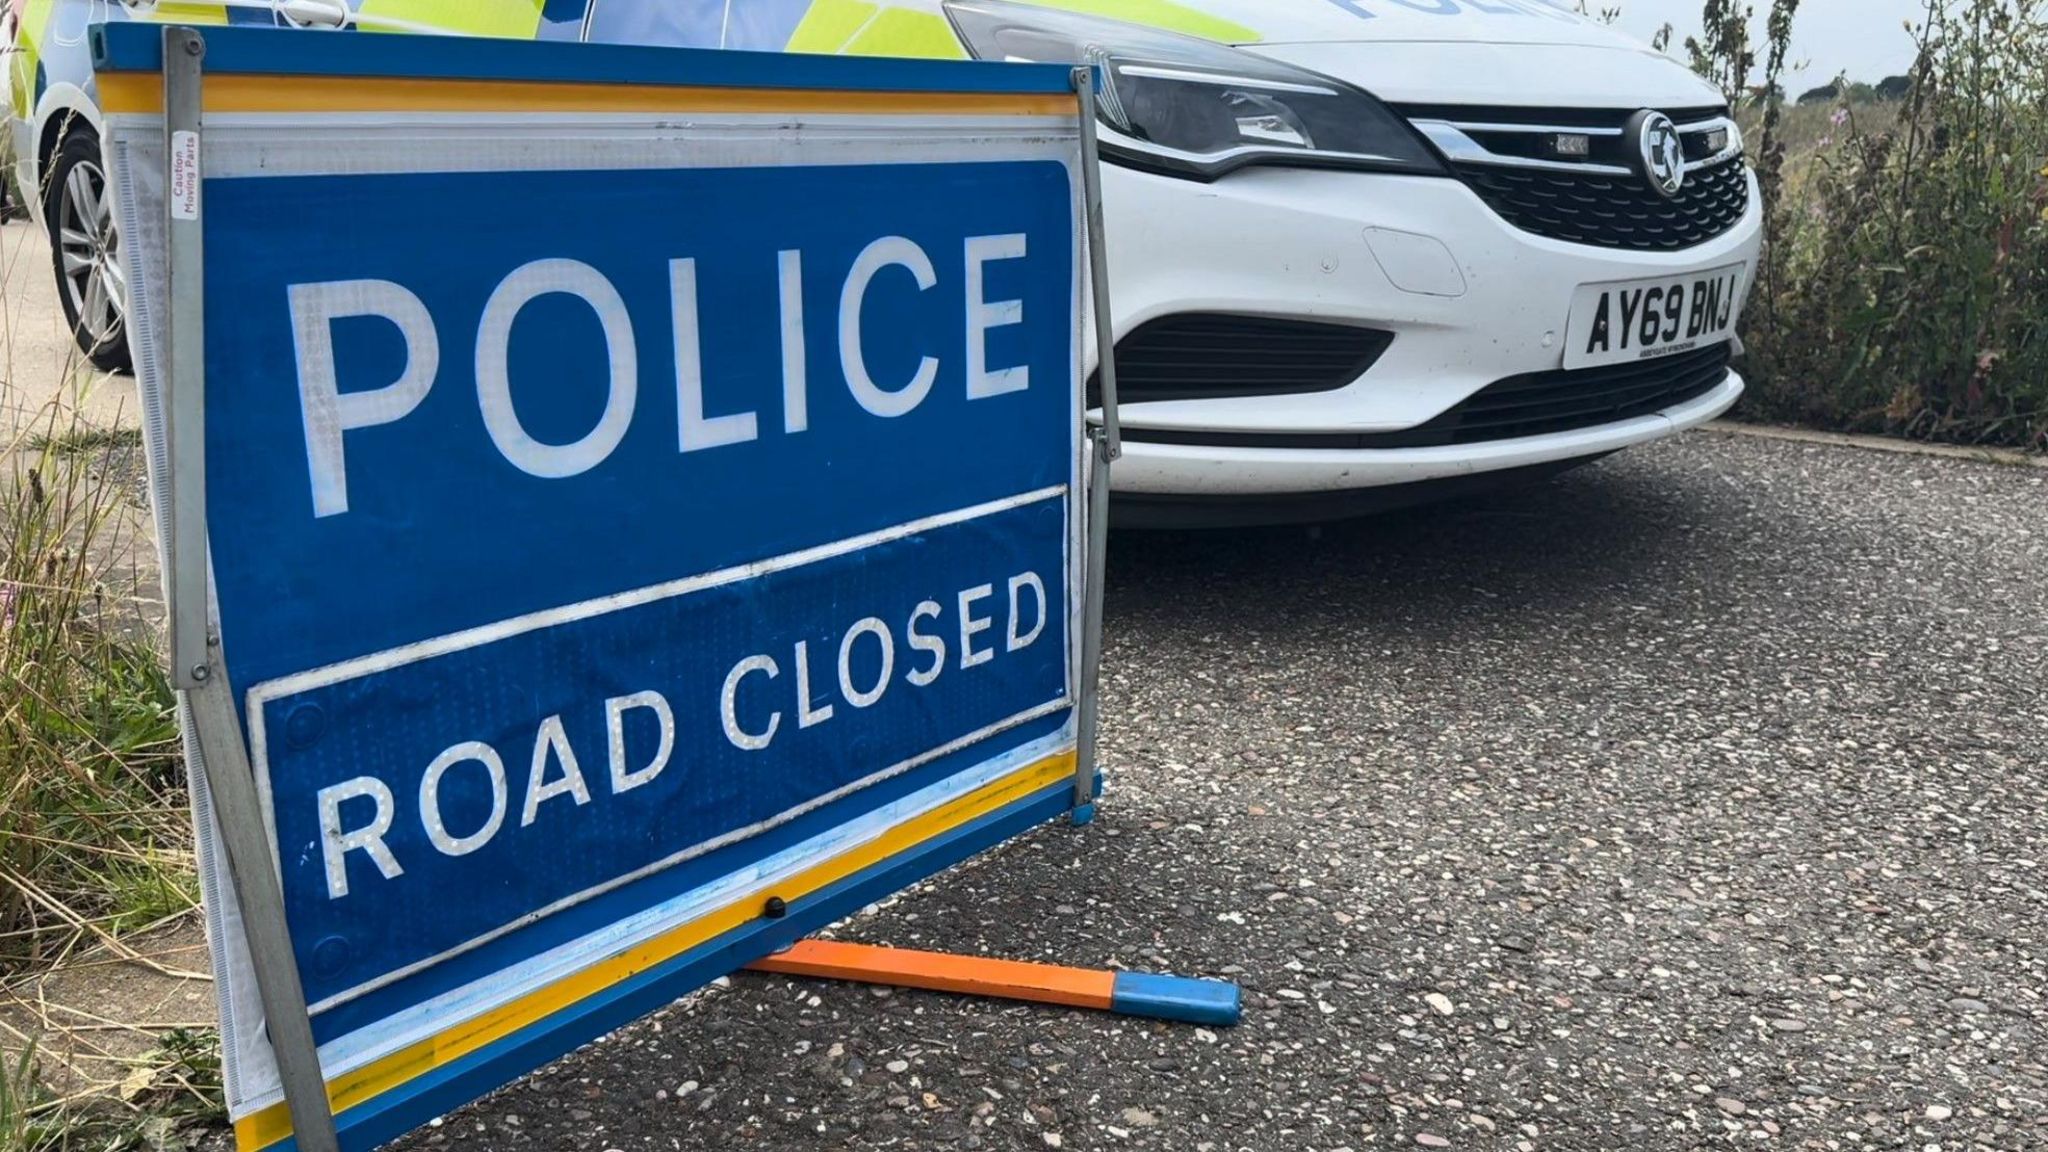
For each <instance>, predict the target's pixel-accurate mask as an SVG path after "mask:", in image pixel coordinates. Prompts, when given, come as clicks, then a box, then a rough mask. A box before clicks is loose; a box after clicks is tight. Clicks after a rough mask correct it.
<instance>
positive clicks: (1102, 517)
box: [1073, 65, 1124, 824]
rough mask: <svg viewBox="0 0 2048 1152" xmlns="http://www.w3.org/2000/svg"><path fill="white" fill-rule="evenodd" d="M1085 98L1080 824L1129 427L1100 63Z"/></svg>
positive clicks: (1090, 772) (1093, 767)
mask: <svg viewBox="0 0 2048 1152" xmlns="http://www.w3.org/2000/svg"><path fill="white" fill-rule="evenodd" d="M1073 77H1074V91H1075V92H1076V93H1078V94H1079V95H1080V98H1081V100H1080V103H1081V115H1080V120H1081V193H1082V207H1083V211H1084V212H1085V213H1086V215H1087V226H1088V278H1089V290H1090V291H1089V309H1088V310H1089V312H1090V313H1091V314H1092V315H1093V317H1094V319H1095V351H1096V369H1095V371H1096V378H1097V379H1098V380H1099V381H1100V382H1101V392H1102V423H1101V424H1100V425H1096V426H1092V427H1090V428H1089V429H1088V441H1089V448H1090V465H1091V466H1090V468H1089V470H1088V566H1087V575H1086V580H1087V585H1086V587H1085V589H1084V594H1085V595H1086V597H1087V599H1086V601H1085V602H1084V603H1083V606H1082V610H1081V708H1080V718H1079V725H1080V734H1079V736H1078V738H1077V744H1078V749H1077V753H1078V754H1077V755H1076V756H1075V757H1074V811H1073V822H1074V823H1075V824H1086V823H1088V822H1089V821H1090V820H1092V819H1094V817H1095V780H1096V777H1097V775H1099V773H1100V767H1099V765H1098V764H1097V756H1096V750H1097V746H1098V745H1097V741H1098V736H1099V729H1100V726H1101V719H1102V596H1103V586H1102V585H1103V581H1104V579H1105V573H1106V571H1107V568H1108V553H1109V472H1110V465H1111V464H1112V463H1114V462H1115V461H1116V458H1117V457H1119V456H1121V455H1123V450H1124V446H1123V429H1122V427H1121V426H1120V424H1119V422H1118V419H1117V405H1116V325H1115V322H1114V318H1113V317H1112V316H1111V314H1110V310H1109V251H1108V247H1107V244H1106V242H1105V239H1104V235H1105V234H1104V229H1103V225H1102V165H1101V159H1100V151H1101V150H1100V146H1099V144H1098V142H1097V140H1096V135H1095V69H1094V68H1092V67H1088V66H1085V65H1084V66H1082V67H1078V68H1075V69H1074V72H1073Z"/></svg>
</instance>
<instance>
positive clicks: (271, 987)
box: [164, 27, 341, 1152]
mask: <svg viewBox="0 0 2048 1152" xmlns="http://www.w3.org/2000/svg"><path fill="white" fill-rule="evenodd" d="M205 53H206V43H205V41H204V40H202V39H201V38H200V36H199V33H198V32H197V31H195V30H193V29H191V28H179V27H170V28H165V29H164V168H165V171H164V185H165V188H166V190H167V191H168V192H169V193H170V195H169V196H167V200H168V201H169V207H168V215H169V217H170V219H169V229H168V232H167V236H168V241H167V244H166V247H167V251H168V256H169V280H170V292H169V298H170V302H169V303H170V325H169V330H168V333H167V336H166V339H165V343H166V345H167V346H168V347H167V349H166V352H167V356H166V360H167V367H168V373H167V375H166V380H165V392H166V396H165V405H164V408H165V410H166V411H167V412H168V413H169V414H170V426H171V427H170V443H171V460H172V467H171V477H172V481H171V484H172V492H171V508H172V518H171V526H170V528H171V571H172V581H171V662H172V668H171V674H172V680H173V683H175V684H176V685H177V686H178V687H179V688H180V689H182V690H183V691H184V694H185V701H186V704H187V706H188V707H190V708H191V710H192V717H193V727H194V730H195V734H196V735H197V737H198V744H199V753H200V755H199V760H200V766H201V767H202V769H203V771H204V775H205V780H206V788H207V792H208V794H209V795H210V796H211V797H212V799H213V803H214V815H215V820H216V822H217V823H218V824H219V825H220V833H221V839H222V841H223V843H224V844H225V846H226V848H227V858H228V873H229V876H230V878H231V879H232V881H233V883H234V888H235V897H236V899H237V900H238V901H239V902H240V905H241V909H242V919H243V924H244V930H245V932H246V934H247V937H248V944H249V959H250V963H251V965H252V966H253V967H254V968H255V970H256V986H257V992H258V994H259V996H260V997H261V999H262V1002H263V1021H264V1031H265V1032H266V1034H267V1035H268V1037H269V1040H270V1046H271V1048H272V1049H273V1050H274V1051H275V1052H276V1054H277V1067H278V1074H279V1078H280V1080H281V1081H282V1082H283V1085H284V1095H285V1103H286V1106H287V1107H288V1108H289V1109H290V1111H291V1117H292V1131H293V1137H294V1140H295V1142H296V1144H297V1146H298V1148H299V1149H300V1152H340V1148H341V1144H340V1140H339V1138H338V1137H337V1135H336V1133H335V1127H334V1115H333V1113H332V1112H331V1111H330V1110H329V1108H328V1103H327V1080H326V1077H325V1076H324V1075H323V1074H322V1073H321V1071H320V1051H319V1047H318V1045H317V1044H315V1043H314V1040H313V1024H312V1020H311V1018H310V1016H309V1015H308V1014H307V1011H306V997H305V991H304V989H303V988H302V987H301V986H300V984H299V969H298V964H297V961H296V960H294V958H293V955H292V944H291V936H290V934H289V932H288V930H287V929H286V926H285V918H284V894H283V892H282V890H281V889H280V888H279V886H278V876H277V862H276V860H274V859H273V858H272V856H271V852H270V844H269V842H268V840H267V839H266V838H265V836H264V832H263V829H264V827H265V823H264V820H263V811H262V807H261V804H260V802H259V801H258V799H257V796H256V779H255V775H254V774H253V773H252V772H251V770H250V767H249V751H248V748H247V746H246V745H245V744H244V743H243V741H242V726H241V721H240V719H239V718H238V717H237V716H236V714H235V704H234V697H233V693H232V689H231V687H230V686H229V684H228V681H227V677H226V675H225V674H224V673H223V672H222V670H221V664H220V660H219V654H220V637H219V636H218V635H216V634H215V633H214V631H213V628H212V619H211V616H212V612H211V608H210V599H211V595H210V588H209V578H208V568H209V565H208V552H207V540H206V535H207V534H206V472H205V467H206V314H205V304H204V301H205V287H206V272H205V265H204V263H203V261H204V252H205V246H204V233H203V230H202V229H203V225H202V222H201V205H200V199H199V197H200V195H201V187H202V185H203V182H202V181H201V179H200V173H201V171H202V168H201V165H200V163H199V161H200V157H201V152H200V130H201V124H200V98H199V97H200V73H201V62H202V60H203V58H204V56H205ZM180 181H185V182H189V184H186V185H181V184H180ZM181 190H182V191H183V195H180V191H181Z"/></svg>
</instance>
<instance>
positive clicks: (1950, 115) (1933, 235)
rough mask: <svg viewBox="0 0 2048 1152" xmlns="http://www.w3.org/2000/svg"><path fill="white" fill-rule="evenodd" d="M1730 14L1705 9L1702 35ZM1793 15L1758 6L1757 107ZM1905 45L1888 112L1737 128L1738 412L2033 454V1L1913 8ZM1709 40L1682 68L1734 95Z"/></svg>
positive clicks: (2043, 162)
mask: <svg viewBox="0 0 2048 1152" xmlns="http://www.w3.org/2000/svg"><path fill="white" fill-rule="evenodd" d="M1735 7H1736V6H1735V5H1734V4H1732V3H1729V2H1728V0H1709V2H1708V5H1707V16H1708V25H1707V26H1708V27H1709V29H1711V30H1720V31H1725V30H1726V29H1727V28H1729V27H1730V25H1729V23H1728V20H1729V16H1730V14H1731V13H1733V14H1734V15H1736V16H1738V17H1739V16H1742V15H1746V12H1744V13H1734V9H1735ZM1796 8H1797V0H1777V2H1776V4H1775V5H1774V9H1773V12H1772V21H1771V37H1770V43H1769V44H1768V45H1767V48H1768V58H1767V63H1766V64H1765V72H1764V86H1763V88H1762V90H1763V91H1765V92H1779V91H1782V88H1781V86H1780V84H1779V81H1780V78H1781V76H1782V73H1783V65H1784V60H1785V56H1786V51H1787V46H1788V44H1789V40H1790V36H1791V31H1792V24H1793V15H1794V13H1795V11H1796ZM1913 35H1914V36H1915V38H1916V40H1917V44H1918V48H1919V52H1918V59H1917V61H1916V63H1915V64H1914V66H1913V69H1912V72H1911V74H1910V77H1909V80H1910V87H1909V88H1908V89H1907V92H1906V94H1905V97H1904V99H1903V100H1902V101H1898V102H1895V103H1888V104H1883V105H1879V104H1874V103H1836V104H1835V105H1833V106H1831V107H1828V106H1823V107H1816V108H1787V107H1784V106H1783V102H1782V101H1779V100H1770V101H1765V102H1763V103H1764V105H1765V106H1764V107H1762V108H1755V107H1752V108H1749V109H1748V110H1747V111H1746V112H1745V115H1746V116H1747V117H1748V118H1749V120H1750V121H1751V123H1752V125H1753V126H1752V128H1751V134H1752V136H1753V138H1754V142H1755V145H1756V146H1755V148H1753V150H1752V155H1753V157H1754V159H1755V162H1756V165H1757V169H1758V176H1759V180H1760V182H1761V183H1762V184H1763V186H1764V191H1765V202H1766V208H1767V210H1768V213H1769V242H1768V246H1767V250H1766V255H1765V258H1764V263H1763V267H1762V268H1761V269H1760V270H1759V271H1760V275H1759V278H1758V283H1757V288H1756V293H1755V295H1754V296H1753V297H1752V299H1751V302H1750V307H1749V311H1748V313H1747V315H1746V317H1745V320H1744V329H1743V337H1744V340H1745V341H1746V343H1747V346H1748V353H1749V355H1748V361H1747V365H1746V367H1747V369H1748V375H1749V377H1750V381H1751V385H1752V388H1751V392H1750V394H1749V396H1748V397H1747V398H1746V399H1745V401H1744V404H1743V408H1742V411H1743V412H1744V413H1745V414H1747V415H1749V416H1751V417H1755V418H1759V419H1769V420H1786V421H1792V422H1796V423H1803V424H1814V425H1819V426H1822V427H1827V428H1837V429H1844V430H1849V431H1872V432H1888V433H1895V434H1902V435H1907V436H1915V437H1922V438H1927V439H1940V440H1951V441H1959V442H1964V443H1974V444H2005V445H2015V446H2022V447H2032V448H2043V447H2048V0H1956V2H1953V3H1951V2H1948V0H1930V3H1929V6H1928V9H1927V12H1926V15H1925V18H1924V21H1923V22H1922V23H1921V24H1920V25H1919V26H1918V27H1917V28H1916V29H1915V30H1914V32H1913ZM1709 40H1710V43H1709V44H1707V45H1699V44H1695V45H1694V48H1695V51H1694V58H1695V63H1696V64H1697V65H1698V66H1700V68H1701V70H1702V71H1703V72H1704V73H1706V74H1708V75H1710V76H1714V77H1715V78H1716V79H1718V80H1721V81H1722V82H1723V83H1724V85H1726V84H1729V83H1730V79H1731V78H1735V82H1736V83H1746V81H1747V79H1748V78H1749V76H1750V71H1749V65H1750V63H1751V60H1750V59H1740V60H1737V59H1735V57H1736V56H1737V55H1738V54H1739V55H1742V56H1747V53H1748V51H1749V48H1748V44H1747V42H1746V40H1745V39H1742V38H1741V37H1739V36H1738V37H1729V36H1726V35H1722V36H1720V37H1719V38H1716V37H1714V36H1710V37H1709ZM1731 40H1732V41H1736V42H1735V43H1733V44H1732V46H1731V43H1730V41H1731ZM1844 91H1845V92H1847V91H1849V86H1846V85H1845V86H1844ZM1746 92H1747V89H1746V88H1744V89H1743V91H1742V92H1737V93H1735V94H1734V95H1735V96H1736V98H1737V102H1738V103H1739V102H1740V97H1741V96H1742V95H1744V94H1745V93H1746ZM1852 99H1853V97H1852Z"/></svg>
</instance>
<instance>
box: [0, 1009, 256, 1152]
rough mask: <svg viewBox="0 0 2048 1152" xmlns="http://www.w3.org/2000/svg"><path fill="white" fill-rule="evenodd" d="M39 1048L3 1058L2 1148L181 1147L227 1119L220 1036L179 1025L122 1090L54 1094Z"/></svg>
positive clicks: (117, 1150) (29, 1151) (104, 1151)
mask: <svg viewBox="0 0 2048 1152" xmlns="http://www.w3.org/2000/svg"><path fill="white" fill-rule="evenodd" d="M38 1071H39V1070H38V1065H37V1054H36V1049H35V1046H34V1045H28V1046H26V1047H24V1048H23V1049H22V1050H21V1051H20V1052H19V1053H18V1054H16V1055H14V1056H13V1057H11V1058H9V1059H7V1060H5V1061H4V1062H0V1152H184V1150H186V1149H190V1148H194V1147H197V1146H198V1144H199V1142H200V1141H201V1140H203V1139H204V1138H205V1137H206V1136H207V1135H208V1134H209V1133H211V1132H212V1131H214V1130H217V1129H219V1128H220V1127H221V1126H222V1125H224V1124H226V1123H227V1105H226V1103H225V1093H224V1091H223V1089H222V1084H221V1071H220V1037H219V1036H217V1035H216V1034H214V1033H213V1032H212V1031H210V1030H197V1029H174V1030H172V1031H170V1032H168V1033H166V1034H165V1035H164V1037H163V1039H162V1040H161V1041H160V1042H159V1044H158V1046H157V1048H156V1049H155V1050H154V1051H153V1052H151V1053H149V1055H148V1056H146V1057H144V1058H143V1059H142V1060H141V1061H140V1062H139V1063H138V1065H137V1068H136V1071H135V1073H134V1074H133V1075H132V1076H131V1077H130V1078H129V1082H128V1084H127V1086H126V1087H125V1088H124V1089H123V1091H122V1092H121V1093H120V1094H119V1095H108V1094H94V1095H91V1096H84V1097H72V1098H60V1097H54V1096H52V1095H51V1094H50V1093H49V1092H48V1091H47V1090H46V1089H44V1088H43V1086H42V1079H41V1077H40V1075H39V1074H38Z"/></svg>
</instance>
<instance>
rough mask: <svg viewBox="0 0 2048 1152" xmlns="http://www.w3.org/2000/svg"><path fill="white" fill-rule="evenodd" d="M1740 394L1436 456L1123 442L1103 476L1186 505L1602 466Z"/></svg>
mask: <svg viewBox="0 0 2048 1152" xmlns="http://www.w3.org/2000/svg"><path fill="white" fill-rule="evenodd" d="M1742 390H1743V381H1742V377H1741V376H1739V375H1737V374H1735V373H1733V372H1730V373H1729V374H1728V379H1727V380H1726V381H1725V382H1723V383H1722V384H1721V385H1720V386H1719V387H1717V388H1715V389H1714V390H1713V391H1711V392H1709V393H1707V394H1706V395H1705V396H1702V397H1700V398H1698V399H1696V400H1691V401H1688V402H1686V403H1684V404H1680V405H1677V406H1674V407H1672V408H1668V409H1666V410H1664V411H1663V412H1660V413H1657V414H1655V415H1651V416H1638V417H1635V418H1633V419H1629V420H1622V421H1618V422H1616V423H1613V424H1602V425H1599V426H1597V427H1593V428H1585V429H1581V430H1579V431H1575V432H1557V433H1552V434H1550V435H1547V436H1529V437H1524V438H1522V439H1517V440H1495V441H1492V442H1489V443H1484V444H1462V445H1450V446H1445V447H1439V448H1388V449H1332V448H1246V447H1237V446H1206V445H1188V444H1148V443H1145V442H1143V441H1137V440H1125V441H1124V452H1123V456H1122V457H1120V458H1119V459H1118V460H1117V462H1116V467H1115V469H1114V470H1113V471H1112V472H1111V474H1110V475H1111V480H1112V487H1113V489H1114V490H1115V491H1117V492H1119V493H1124V494H1128V495H1144V496H1171V497H1180V498H1190V499H1199V498H1202V497H1243V496H1285V495H1295V494H1301V493H1310V492H1337V491H1345V490H1349V489H1354V488H1377V487H1382V486H1386V485H1394V484H1421V483H1425V482H1428V481H1431V480H1444V479H1450V478H1454V477H1460V476H1469V475H1473V474H1475V473H1480V472H1494V471H1506V470H1508V469H1518V468H1528V467H1531V466H1534V465H1540V464H1551V463H1561V462H1564V461H1568V460H1581V459H1585V458H1587V457H1592V456H1603V455H1606V454H1607V453H1609V452H1616V451H1619V450H1620V449H1623V448H1628V447H1631V446H1633V445H1636V444H1643V443H1647V442H1649V441H1651V440H1659V439H1662V438H1664V437H1666V436H1670V435H1673V434H1674V433H1677V432H1681V431H1684V430H1685V429H1687V428H1691V427H1694V426H1696V425H1700V424H1704V423H1706V422H1707V421H1709V420H1712V419H1713V418H1715V417H1716V416H1719V415H1720V414H1721V413H1723V412H1726V411H1727V410H1728V408H1729V407H1730V406H1731V405H1733V404H1734V403H1735V401H1736V400H1737V399H1739V398H1740V397H1741V396H1742Z"/></svg>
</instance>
